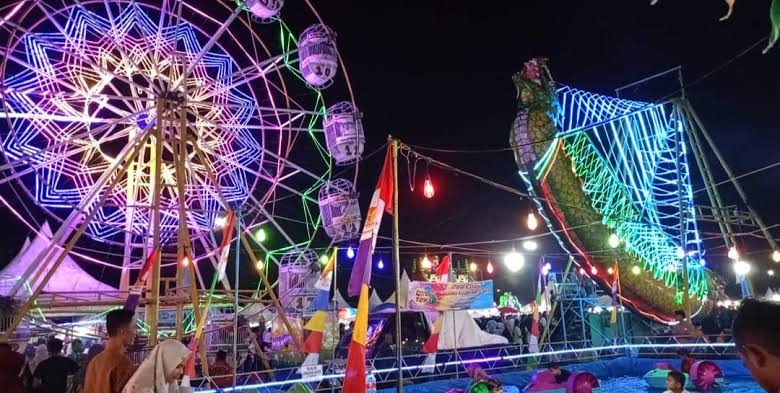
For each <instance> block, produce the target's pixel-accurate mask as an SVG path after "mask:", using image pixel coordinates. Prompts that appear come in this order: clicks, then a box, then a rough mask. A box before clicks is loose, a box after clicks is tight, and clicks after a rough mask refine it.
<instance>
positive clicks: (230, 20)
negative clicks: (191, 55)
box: [172, 6, 242, 90]
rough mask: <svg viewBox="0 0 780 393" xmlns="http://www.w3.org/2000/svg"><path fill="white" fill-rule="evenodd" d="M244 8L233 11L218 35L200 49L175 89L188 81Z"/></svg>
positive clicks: (175, 85) (218, 30) (213, 36)
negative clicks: (193, 71)
mask: <svg viewBox="0 0 780 393" xmlns="http://www.w3.org/2000/svg"><path fill="white" fill-rule="evenodd" d="M241 10H242V7H241V6H238V7H236V9H235V10H234V11H233V13H232V14H230V17H228V19H227V20H226V21H225V22H224V23H223V24H222V25H221V26H220V27H219V29H217V31H216V33H214V35H212V36H211V38H210V39H209V41H208V42H207V43H206V45H204V46H203V48H201V49H200V52H198V54H197V55H196V56H195V60H193V61H192V63H191V64H190V65H189V66H187V68H186V69H185V70H184V72H183V73H182V74H181V76H179V79H178V80H177V81H176V82H175V83H174V84H173V89H172V90H176V89H178V88H179V86H181V84H182V82H184V81H185V80H187V78H188V77H189V76H190V73H192V70H193V69H195V67H196V66H197V65H198V63H200V61H201V60H203V56H206V53H208V51H210V50H211V47H213V46H214V44H216V43H217V40H219V39H220V37H222V34H223V33H225V30H227V28H228V27H229V26H230V24H231V23H233V21H234V20H235V19H236V17H238V15H239V14H241Z"/></svg>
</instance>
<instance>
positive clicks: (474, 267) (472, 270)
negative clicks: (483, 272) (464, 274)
mask: <svg viewBox="0 0 780 393" xmlns="http://www.w3.org/2000/svg"><path fill="white" fill-rule="evenodd" d="M469 270H470V271H471V272H472V273H474V272H476V271H477V264H476V263H475V262H471V263H470V264H469Z"/></svg>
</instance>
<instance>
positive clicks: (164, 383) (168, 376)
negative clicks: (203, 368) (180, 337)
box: [122, 340, 191, 393]
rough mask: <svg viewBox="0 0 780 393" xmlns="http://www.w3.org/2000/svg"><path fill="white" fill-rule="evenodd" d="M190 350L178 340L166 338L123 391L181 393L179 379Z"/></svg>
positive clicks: (129, 392)
mask: <svg viewBox="0 0 780 393" xmlns="http://www.w3.org/2000/svg"><path fill="white" fill-rule="evenodd" d="M190 352H191V351H190V350H189V349H188V348H187V347H186V346H184V344H182V343H181V342H179V341H177V340H165V341H163V342H161V343H159V344H157V346H156V347H154V349H153V350H152V352H151V353H150V354H149V356H148V357H147V358H146V360H144V362H143V363H141V366H140V367H138V370H136V372H135V374H133V376H132V377H131V378H130V381H128V382H127V385H125V388H124V389H123V390H122V393H179V392H180V391H179V386H178V385H177V383H176V382H177V380H178V379H179V378H180V377H181V376H182V374H183V372H184V362H185V361H186V360H187V357H189V356H190Z"/></svg>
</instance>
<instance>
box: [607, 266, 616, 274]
mask: <svg viewBox="0 0 780 393" xmlns="http://www.w3.org/2000/svg"><path fill="white" fill-rule="evenodd" d="M607 274H615V269H613V268H611V267H608V268H607Z"/></svg>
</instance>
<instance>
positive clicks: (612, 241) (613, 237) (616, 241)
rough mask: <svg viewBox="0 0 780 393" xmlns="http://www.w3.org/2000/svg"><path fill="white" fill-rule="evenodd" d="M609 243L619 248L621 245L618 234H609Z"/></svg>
mask: <svg viewBox="0 0 780 393" xmlns="http://www.w3.org/2000/svg"><path fill="white" fill-rule="evenodd" d="M607 243H609V246H610V247H612V248H618V246H619V245H620V238H619V237H618V235H616V234H614V233H613V234H611V235H609V239H607Z"/></svg>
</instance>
